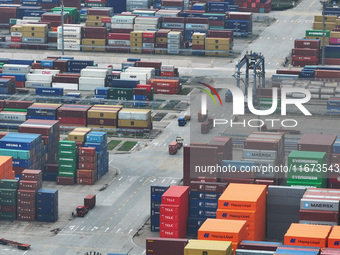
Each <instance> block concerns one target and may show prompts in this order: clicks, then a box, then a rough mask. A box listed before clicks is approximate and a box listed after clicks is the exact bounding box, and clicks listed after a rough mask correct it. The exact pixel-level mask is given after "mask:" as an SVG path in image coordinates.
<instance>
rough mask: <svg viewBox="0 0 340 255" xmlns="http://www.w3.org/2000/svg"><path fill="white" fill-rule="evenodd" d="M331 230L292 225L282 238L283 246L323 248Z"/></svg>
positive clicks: (321, 226) (315, 226) (316, 226)
mask: <svg viewBox="0 0 340 255" xmlns="http://www.w3.org/2000/svg"><path fill="white" fill-rule="evenodd" d="M331 229H332V227H331V226H324V225H309V224H298V223H293V224H292V225H290V227H289V229H288V231H287V233H286V234H285V236H284V244H285V245H297V246H313V247H321V248H324V247H326V246H327V239H328V236H329V234H330V232H331Z"/></svg>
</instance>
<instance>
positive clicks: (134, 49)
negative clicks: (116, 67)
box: [130, 48, 142, 53]
mask: <svg viewBox="0 0 340 255" xmlns="http://www.w3.org/2000/svg"><path fill="white" fill-rule="evenodd" d="M130 52H131V53H142V49H136V48H130Z"/></svg>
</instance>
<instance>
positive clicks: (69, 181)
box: [57, 176, 74, 185]
mask: <svg viewBox="0 0 340 255" xmlns="http://www.w3.org/2000/svg"><path fill="white" fill-rule="evenodd" d="M73 184H74V178H73V177H62V176H58V177H57V185H73Z"/></svg>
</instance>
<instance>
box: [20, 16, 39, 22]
mask: <svg viewBox="0 0 340 255" xmlns="http://www.w3.org/2000/svg"><path fill="white" fill-rule="evenodd" d="M22 19H23V20H34V21H40V20H41V17H32V16H24V17H22Z"/></svg>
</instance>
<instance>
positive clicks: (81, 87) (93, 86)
mask: <svg viewBox="0 0 340 255" xmlns="http://www.w3.org/2000/svg"><path fill="white" fill-rule="evenodd" d="M96 88H97V86H96V84H82V83H79V90H90V91H94V90H95V89H96Z"/></svg>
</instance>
